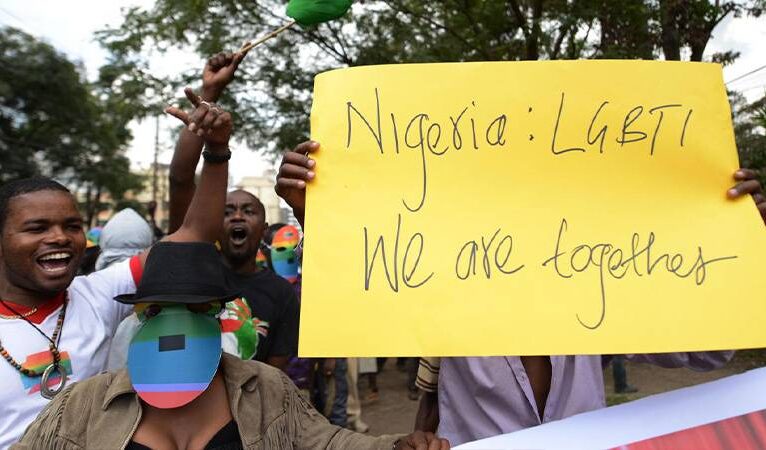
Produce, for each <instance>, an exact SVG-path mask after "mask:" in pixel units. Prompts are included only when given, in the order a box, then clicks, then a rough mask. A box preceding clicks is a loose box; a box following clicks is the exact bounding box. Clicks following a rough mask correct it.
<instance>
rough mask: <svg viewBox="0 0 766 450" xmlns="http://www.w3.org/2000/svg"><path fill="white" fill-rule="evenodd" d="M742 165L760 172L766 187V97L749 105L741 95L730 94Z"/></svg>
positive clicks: (735, 134)
mask: <svg viewBox="0 0 766 450" xmlns="http://www.w3.org/2000/svg"><path fill="white" fill-rule="evenodd" d="M729 102H730V103H731V106H732V118H733V121H734V136H735V138H736V140H737V149H738V150H739V159H740V165H741V166H742V167H749V168H752V169H756V170H759V175H760V179H761V184H762V185H764V186H766V95H764V96H763V97H762V98H761V99H760V100H758V101H756V102H753V103H751V104H748V103H747V101H746V100H745V98H744V97H743V96H742V95H741V94H737V93H734V92H730V93H729Z"/></svg>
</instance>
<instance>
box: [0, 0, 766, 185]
mask: <svg viewBox="0 0 766 450" xmlns="http://www.w3.org/2000/svg"><path fill="white" fill-rule="evenodd" d="M153 3H154V0H71V1H68V2H62V1H53V0H3V1H2V3H0V25H9V26H13V27H16V28H20V29H22V30H24V31H26V32H27V33H29V34H32V35H34V36H36V37H38V38H42V39H43V40H45V41H47V42H48V43H50V44H51V45H53V46H54V47H56V48H57V49H59V50H60V51H63V52H64V53H65V54H66V55H67V56H68V57H69V58H70V59H72V60H76V61H81V62H82V63H83V64H84V65H85V67H86V69H87V72H88V77H89V78H91V79H93V78H95V77H96V75H97V73H98V68H99V67H100V66H101V65H102V64H103V63H104V62H105V61H106V57H107V53H106V52H105V51H104V50H103V49H101V47H100V46H99V45H98V44H97V43H96V42H94V41H93V32H95V31H96V30H99V29H102V28H104V27H105V26H107V25H112V26H116V25H117V24H119V23H120V22H121V17H122V16H121V10H122V9H123V8H126V7H130V6H141V7H150V6H151V5H152V4H153ZM765 42H766V17H761V18H758V19H755V18H739V19H733V18H728V19H726V20H725V21H724V22H723V23H721V24H720V25H719V26H718V27H717V28H716V30H715V33H714V37H713V39H712V40H711V41H710V43H709V44H708V47H707V49H706V55H710V54H712V53H714V52H717V51H724V50H737V51H739V52H741V56H740V58H739V59H738V60H737V61H736V62H735V63H734V64H733V65H731V66H729V67H725V68H724V80H726V81H730V80H734V79H735V78H737V77H740V76H742V75H744V74H747V73H748V72H750V71H753V70H755V69H758V68H761V67H762V66H766V51H764V50H763V48H762V46H763V44H764V43H765ZM759 46H761V48H760V50H759V48H758V47H759ZM245 63H246V62H245ZM202 66H203V62H202V61H201V60H200V58H199V57H198V56H196V54H194V53H193V52H186V53H184V52H180V51H177V52H171V53H170V54H168V55H164V56H163V57H162V58H161V59H159V58H158V59H157V61H153V63H152V70H156V71H157V73H158V74H162V73H165V72H166V71H167V70H171V69H172V70H174V71H178V70H186V69H194V68H199V69H200V70H201V69H202ZM728 87H729V88H730V89H735V90H738V91H742V92H743V93H744V94H745V95H746V96H747V97H748V99H749V100H755V99H756V98H758V97H760V96H761V95H763V94H764V92H766V68H763V69H761V70H759V71H758V72H756V73H754V74H752V75H749V76H746V77H743V78H742V79H739V80H737V81H734V82H732V83H730V84H729V85H728ZM180 94H181V93H180V92H179V95H180ZM175 127H177V125H176V123H175V119H173V118H169V117H165V118H162V119H161V121H160V142H161V148H162V149H163V150H162V152H161V153H160V157H159V161H160V162H164V163H169V162H170V158H171V156H172V145H173V142H172V137H171V135H170V130H172V129H174V128H175ZM131 129H132V131H133V137H134V139H133V141H132V143H131V145H130V149H129V151H128V156H129V157H130V159H131V161H133V163H134V165H135V166H136V167H141V168H148V167H149V165H150V164H151V162H152V160H153V155H154V135H155V121H154V120H153V119H150V120H146V121H144V122H134V123H133V124H132V125H131ZM253 150H255V151H253ZM232 152H233V156H232V163H231V164H230V166H229V167H230V172H231V174H232V180H233V181H234V183H236V182H238V181H239V180H240V179H241V178H242V177H243V176H248V175H260V174H261V173H262V172H263V171H264V170H266V169H268V168H271V167H273V162H271V161H270V160H268V159H267V158H264V157H262V156H260V155H259V154H258V152H257V149H248V148H246V147H245V146H244V145H243V144H239V143H236V142H234V143H233V144H232Z"/></svg>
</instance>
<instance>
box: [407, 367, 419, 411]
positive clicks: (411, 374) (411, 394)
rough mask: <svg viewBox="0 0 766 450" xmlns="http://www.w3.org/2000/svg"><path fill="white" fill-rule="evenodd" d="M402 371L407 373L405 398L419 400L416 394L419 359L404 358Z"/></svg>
mask: <svg viewBox="0 0 766 450" xmlns="http://www.w3.org/2000/svg"><path fill="white" fill-rule="evenodd" d="M405 360H406V361H405V363H404V370H405V372H407V398H409V399H410V400H413V401H414V400H417V399H418V398H420V395H419V393H418V385H417V378H418V367H419V366H418V361H419V358H405Z"/></svg>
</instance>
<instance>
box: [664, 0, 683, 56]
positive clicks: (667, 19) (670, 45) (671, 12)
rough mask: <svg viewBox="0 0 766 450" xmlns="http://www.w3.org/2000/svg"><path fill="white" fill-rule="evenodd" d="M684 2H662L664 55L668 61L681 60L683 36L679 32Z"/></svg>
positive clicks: (670, 0) (673, 0) (674, 0)
mask: <svg viewBox="0 0 766 450" xmlns="http://www.w3.org/2000/svg"><path fill="white" fill-rule="evenodd" d="M681 1H682V0H660V26H661V27H662V30H661V32H660V36H661V40H662V53H663V54H664V55H665V59H666V60H668V61H680V60H681V34H680V33H679V31H678V19H679V17H678V16H679V12H680V11H679V10H680V8H681Z"/></svg>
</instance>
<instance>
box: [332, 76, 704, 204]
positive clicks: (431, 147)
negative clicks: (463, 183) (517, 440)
mask: <svg viewBox="0 0 766 450" xmlns="http://www.w3.org/2000/svg"><path fill="white" fill-rule="evenodd" d="M558 100H559V106H558V113H557V116H556V120H555V122H554V121H552V123H551V125H552V127H553V129H552V132H551V138H550V151H551V152H552V153H553V154H554V155H563V154H567V153H571V152H585V151H586V145H587V146H590V147H593V148H594V149H595V148H598V151H599V153H604V149H605V143H606V141H607V134H608V133H609V129H610V127H609V125H608V124H606V123H604V120H603V117H602V116H603V114H604V111H605V110H607V109H608V108H610V103H609V102H608V101H602V102H600V103H599V105H598V107H595V108H594V111H595V112H594V113H593V116H592V118H591V120H590V124H589V126H588V128H587V130H583V135H582V136H581V138H582V139H583V142H582V143H579V144H577V145H571V144H570V145H571V146H568V147H567V146H563V145H561V143H560V140H561V138H560V137H559V136H558V134H559V128H560V125H561V123H562V121H563V120H565V117H564V109H565V103H566V94H565V93H564V92H562V93H561V96H560V98H559V99H558ZM380 104H381V102H380V94H379V92H378V89H377V88H375V111H374V113H372V114H365V113H363V112H362V111H360V110H359V108H357V107H356V106H354V102H352V101H348V102H346V129H347V135H346V148H347V149H350V148H351V146H352V141H353V136H354V135H355V130H357V128H358V127H361V129H362V131H363V133H364V134H366V133H367V132H369V133H370V134H371V135H372V138H373V139H374V141H375V145H376V146H377V147H378V150H379V151H380V153H381V154H384V153H385V151H384V149H385V148H386V147H387V146H390V147H389V151H390V150H393V151H394V152H395V153H396V154H399V152H400V149H401V148H404V149H412V150H416V151H418V152H419V156H420V165H421V169H422V175H421V180H420V181H421V185H422V187H421V189H420V196H419V200H418V202H417V203H412V205H411V204H410V202H407V201H406V200H404V199H402V204H403V205H404V207H405V208H407V210H409V211H410V212H416V211H419V210H420V209H421V208H422V207H423V205H424V204H425V200H426V194H427V191H428V164H427V162H426V155H427V154H430V155H433V156H436V157H440V156H444V155H446V154H447V153H448V152H449V151H450V150H453V151H459V150H461V149H463V148H464V147H468V146H470V148H472V149H473V150H479V149H480V148H481V147H484V146H489V147H505V146H507V145H508V144H509V141H508V137H509V136H508V134H509V131H508V122H509V116H508V115H506V114H505V113H500V114H497V115H495V116H492V119H491V120H487V121H483V122H480V121H479V119H477V115H476V114H475V113H476V112H477V104H476V102H475V101H472V102H471V103H470V104H468V105H465V106H464V107H462V109H461V108H456V110H455V113H454V114H452V115H449V122H448V123H440V122H437V121H432V120H431V116H430V115H429V114H427V113H425V112H419V113H416V114H413V115H412V116H411V117H409V116H408V118H406V119H405V120H404V121H402V122H400V118H397V116H396V114H394V113H393V112H390V113H389V115H388V117H383V118H382V117H381V110H380ZM529 111H530V112H531V111H532V108H531V106H530V107H529ZM692 112H693V110H692V109H691V108H685V107H684V106H683V105H681V104H678V103H668V104H661V105H653V106H644V105H635V106H633V107H632V108H630V109H629V110H627V111H624V116H622V117H624V118H623V120H622V123H621V124H618V125H617V128H616V129H617V130H619V131H617V132H616V133H615V134H616V137H615V138H614V142H615V143H616V145H617V146H619V147H624V146H625V145H627V144H635V143H638V142H641V141H644V140H648V145H649V149H648V150H649V152H648V153H649V155H654V153H655V147H656V145H657V142H658V139H659V137H660V136H661V135H663V133H661V129H662V128H663V127H662V125H663V121H664V119H665V115H666V114H676V115H679V116H678V117H677V118H678V119H683V125H682V126H680V127H679V128H680V130H678V132H677V133H673V134H672V135H671V134H670V133H668V137H667V138H666V139H673V142H675V143H677V145H678V148H682V147H683V146H684V140H685V137H686V131H687V128H688V126H689V121H690V119H691V117H692ZM642 117H651V118H654V119H656V122H653V123H650V124H649V128H642V126H641V125H639V124H638V123H637V121H639V119H641V118H642ZM389 118H390V123H391V126H390V127H388V126H387V127H386V130H385V131H386V132H390V134H389V135H388V136H386V135H385V133H384V127H383V121H386V122H387V121H388V120H389ZM642 125H643V126H646V125H647V124H646V123H643V124H642ZM365 130H367V132H366V131H365ZM356 133H357V134H358V131H356ZM517 135H518V136H520V137H523V138H525V137H526V136H527V133H525V132H523V130H519V132H518V133H517ZM529 136H530V138H532V135H531V134H530V135H529ZM586 143H587V144H586ZM413 205H414V206H413Z"/></svg>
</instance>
